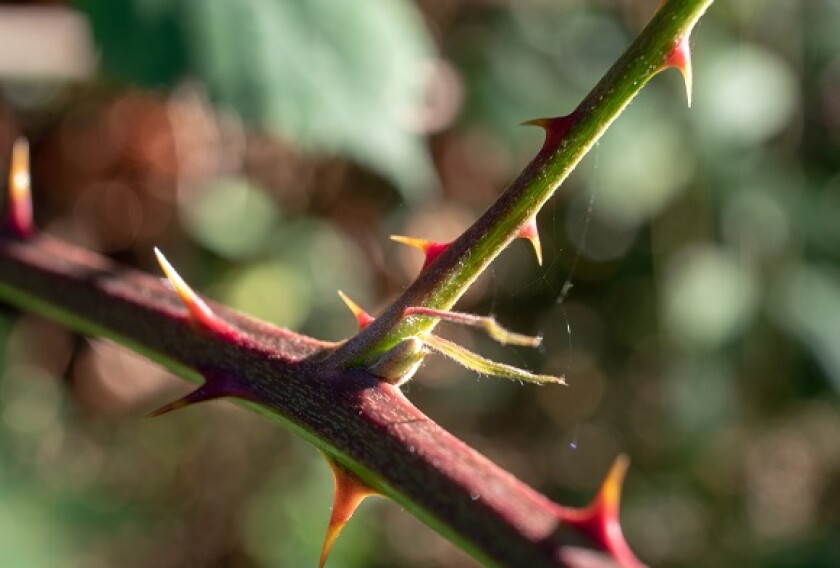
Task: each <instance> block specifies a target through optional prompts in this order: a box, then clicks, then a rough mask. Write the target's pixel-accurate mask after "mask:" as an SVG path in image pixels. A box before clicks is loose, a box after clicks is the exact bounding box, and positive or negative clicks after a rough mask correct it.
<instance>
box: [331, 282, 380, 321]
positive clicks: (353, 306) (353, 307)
mask: <svg viewBox="0 0 840 568" xmlns="http://www.w3.org/2000/svg"><path fill="white" fill-rule="evenodd" d="M338 297H339V298H341V301H342V302H344V304H345V305H346V306H347V308H348V309H349V310H350V311H351V312H352V313H353V317H355V318H356V323H357V324H359V331H362V330H363V329H365V328H366V327H367V326H369V325H370V324H372V323H373V321H374V319H376V318H374V317H373V316H372V315H370V314H369V313H367V312H366V311H365V310H363V309H362V308H361V307H360V306H359V304H357V303H356V302H354V301H353V300H351V299H350V296H348V295H347V294H345V293H344V292H342V291H341V290H339V291H338Z"/></svg>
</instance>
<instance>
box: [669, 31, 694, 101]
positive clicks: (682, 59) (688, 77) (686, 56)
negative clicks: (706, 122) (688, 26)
mask: <svg viewBox="0 0 840 568" xmlns="http://www.w3.org/2000/svg"><path fill="white" fill-rule="evenodd" d="M688 36H689V34H687V33H686V34H685V35H684V36H683V37H682V38H681V39H680V40H679V41H678V42H677V43H676V45H674V47H673V49H671V51H669V52H668V55H666V56H665V61H664V63H663V64H662V69H669V68H671V67H673V68H674V69H678V70H679V71H680V73H682V76H683V82H684V83H685V96H686V99H687V100H688V106H691V90H692V86H693V81H694V79H693V75H692V70H691V46H690V45H689V42H688Z"/></svg>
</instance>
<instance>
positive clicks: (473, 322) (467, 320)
mask: <svg viewBox="0 0 840 568" xmlns="http://www.w3.org/2000/svg"><path fill="white" fill-rule="evenodd" d="M403 316H406V317H408V316H429V317H433V318H438V319H441V320H443V321H446V322H449V323H457V324H461V325H469V326H471V327H480V328H482V329H484V331H485V332H486V333H487V335H489V336H490V337H491V338H492V339H494V340H496V341H498V342H499V343H501V344H502V345H521V346H523V347H539V346H540V344H541V343H542V337H540V336H532V335H523V334H521V333H514V332H512V331H509V330H507V329H505V328H504V327H502V326H501V325H499V322H497V321H496V318H493V317H491V316H477V315H474V314H465V313H463V312H449V311H445V310H435V309H432V308H424V307H422V306H413V307H409V308H406V309H405V310H404V311H403Z"/></svg>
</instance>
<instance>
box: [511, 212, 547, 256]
mask: <svg viewBox="0 0 840 568" xmlns="http://www.w3.org/2000/svg"><path fill="white" fill-rule="evenodd" d="M516 236H517V237H518V238H520V239H528V240H529V241H531V246H532V247H534V254H536V255H537V264H539V265H540V266H542V261H543V258H542V245H541V244H540V232H539V229H538V228H537V216H536V215H534V216H532V217H531V218H530V219H528V220H527V221H526V222H525V224H524V225H522V226H521V227H520V228H519V234H518V235H516Z"/></svg>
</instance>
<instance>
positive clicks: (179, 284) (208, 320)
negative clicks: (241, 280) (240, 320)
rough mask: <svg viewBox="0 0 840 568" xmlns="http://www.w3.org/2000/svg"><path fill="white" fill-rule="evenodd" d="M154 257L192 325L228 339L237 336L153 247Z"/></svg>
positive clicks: (234, 330) (158, 250)
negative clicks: (187, 313)
mask: <svg viewBox="0 0 840 568" xmlns="http://www.w3.org/2000/svg"><path fill="white" fill-rule="evenodd" d="M155 256H156V257H157V260H158V264H160V267H161V269H162V270H163V273H164V274H165V275H166V278H167V280H169V283H170V284H171V285H172V288H174V289H175V293H177V294H178V296H179V297H180V298H181V301H182V302H184V305H185V306H186V307H187V311H189V314H190V320H191V321H192V322H193V323H195V324H197V325H198V326H199V327H201V328H203V329H207V330H210V331H212V332H213V333H216V334H218V335H222V336H224V337H226V338H228V339H232V338H236V337H238V336H239V332H238V331H237V330H236V329H234V328H233V327H231V326H230V325H229V324H228V323H226V322H225V321H223V320H222V319H221V318H220V317H219V316H217V315H216V314H215V313H214V312H213V310H211V309H210V306H208V305H207V303H206V302H205V301H204V300H202V299H201V298H200V297H199V295H198V294H196V293H195V291H194V290H193V289H192V288H190V286H189V284H187V283H186V282H185V281H184V279H183V278H181V275H180V274H178V272H177V271H176V270H175V269H174V268H173V267H172V265H171V264H169V261H168V260H166V257H165V256H163V253H162V252H160V249H158V248H157V247H155Z"/></svg>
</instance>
